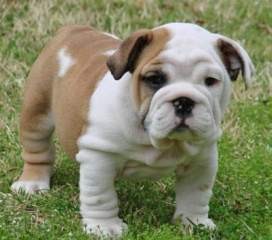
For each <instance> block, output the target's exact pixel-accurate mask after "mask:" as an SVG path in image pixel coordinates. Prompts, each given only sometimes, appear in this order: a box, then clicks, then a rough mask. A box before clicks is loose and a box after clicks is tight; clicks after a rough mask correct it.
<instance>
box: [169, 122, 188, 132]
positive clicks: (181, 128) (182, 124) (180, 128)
mask: <svg viewBox="0 0 272 240" xmlns="http://www.w3.org/2000/svg"><path fill="white" fill-rule="evenodd" d="M187 130H190V127H189V125H187V124H186V123H185V119H182V120H181V122H180V123H179V124H178V125H177V126H176V127H175V128H174V129H173V131H174V132H184V131H187Z"/></svg>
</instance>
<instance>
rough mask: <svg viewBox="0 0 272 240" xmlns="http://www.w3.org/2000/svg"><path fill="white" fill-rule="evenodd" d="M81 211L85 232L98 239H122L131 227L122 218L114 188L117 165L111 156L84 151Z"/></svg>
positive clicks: (81, 153)
mask: <svg viewBox="0 0 272 240" xmlns="http://www.w3.org/2000/svg"><path fill="white" fill-rule="evenodd" d="M77 161H79V162H80V182H79V185H80V212H81V215H82V218H83V224H84V225H85V230H86V231H87V232H89V233H93V234H95V235H98V236H101V237H102V236H107V237H116V236H121V235H122V233H123V231H125V230H126V229H127V225H126V224H125V223H124V222H123V221H122V220H121V219H120V218H119V217H118V211H119V209H118V198H117V194H116V191H115V188H114V180H115V176H116V162H115V161H114V159H112V158H111V156H110V155H109V154H104V153H100V152H96V151H90V150H86V149H84V150H80V151H79V153H78V154H77Z"/></svg>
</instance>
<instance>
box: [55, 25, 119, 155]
mask: <svg viewBox="0 0 272 240" xmlns="http://www.w3.org/2000/svg"><path fill="white" fill-rule="evenodd" d="M60 34H61V35H64V36H63V38H64V39H63V41H62V43H61V46H60V47H58V50H59V49H61V48H62V47H66V49H67V53H68V54H69V55H70V56H71V57H72V58H73V59H74V60H75V64H74V65H73V66H71V68H70V69H69V71H68V72H67V73H66V75H65V76H64V77H63V78H57V79H56V80H55V81H54V87H53V99H52V110H53V115H54V121H55V126H56V132H57V135H58V137H59V139H60V142H61V145H62V146H63V148H64V149H65V151H66V152H67V153H68V154H69V155H70V156H71V157H74V156H75V154H76V153H77V151H78V148H77V144H76V143H77V140H78V138H79V136H80V135H81V134H82V133H83V132H84V131H85V129H86V125H87V113H88V111H89V101H90V97H91V95H92V93H93V92H94V90H95V88H96V86H97V83H98V82H99V81H100V80H101V79H102V77H103V75H104V74H105V73H106V72H107V71H108V69H107V66H106V60H107V58H108V57H107V56H106V55H105V54H104V53H105V52H106V51H107V50H111V49H116V48H117V47H118V46H119V44H120V41H119V40H117V39H114V38H112V37H109V36H107V35H105V34H103V33H101V32H98V31H96V30H93V29H91V28H88V27H81V26H73V27H68V28H67V29H63V30H61V32H60Z"/></svg>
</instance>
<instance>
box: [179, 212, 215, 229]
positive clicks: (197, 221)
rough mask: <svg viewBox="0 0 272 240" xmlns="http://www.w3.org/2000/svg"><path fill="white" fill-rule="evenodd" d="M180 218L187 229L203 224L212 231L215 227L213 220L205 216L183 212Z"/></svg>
mask: <svg viewBox="0 0 272 240" xmlns="http://www.w3.org/2000/svg"><path fill="white" fill-rule="evenodd" d="M181 220H182V223H183V224H184V225H185V227H186V228H189V229H192V228H193V227H194V226H203V227H204V228H206V229H208V230H211V231H212V230H214V229H215V228H216V225H215V224H214V222H213V220H212V219H210V218H208V217H207V216H201V215H200V216H198V215H186V214H184V215H182V217H181Z"/></svg>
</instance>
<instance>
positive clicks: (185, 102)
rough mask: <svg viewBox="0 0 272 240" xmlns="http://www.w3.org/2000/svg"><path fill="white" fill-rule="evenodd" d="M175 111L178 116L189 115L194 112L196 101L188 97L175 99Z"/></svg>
mask: <svg viewBox="0 0 272 240" xmlns="http://www.w3.org/2000/svg"><path fill="white" fill-rule="evenodd" d="M173 105H174V108H175V113H176V115H177V116H178V117H188V116H189V115H191V114H192V110H193V108H194V105H195V102H194V101H193V100H192V99H190V98H187V97H180V98H177V99H175V100H174V101H173Z"/></svg>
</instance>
